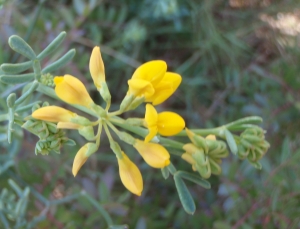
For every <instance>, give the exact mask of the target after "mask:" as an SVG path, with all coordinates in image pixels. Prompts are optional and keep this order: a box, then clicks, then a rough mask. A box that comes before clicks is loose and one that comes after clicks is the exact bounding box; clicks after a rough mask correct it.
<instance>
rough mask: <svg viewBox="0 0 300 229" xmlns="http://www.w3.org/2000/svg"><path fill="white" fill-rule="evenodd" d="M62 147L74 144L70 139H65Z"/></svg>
mask: <svg viewBox="0 0 300 229" xmlns="http://www.w3.org/2000/svg"><path fill="white" fill-rule="evenodd" d="M64 145H68V146H76V142H75V141H74V140H72V139H67V140H66V141H64Z"/></svg>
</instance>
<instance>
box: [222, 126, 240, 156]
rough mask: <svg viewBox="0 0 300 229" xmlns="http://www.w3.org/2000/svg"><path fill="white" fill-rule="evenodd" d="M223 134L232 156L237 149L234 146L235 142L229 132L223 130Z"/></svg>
mask: <svg viewBox="0 0 300 229" xmlns="http://www.w3.org/2000/svg"><path fill="white" fill-rule="evenodd" d="M224 134H225V138H226V141H227V144H228V146H229V149H230V151H231V152H232V153H233V154H237V152H238V148H237V145H236V142H235V140H234V137H233V135H232V133H231V132H230V131H229V130H227V129H225V130H224Z"/></svg>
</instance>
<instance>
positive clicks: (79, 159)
mask: <svg viewBox="0 0 300 229" xmlns="http://www.w3.org/2000/svg"><path fill="white" fill-rule="evenodd" d="M97 148H98V147H97V145H96V144H95V143H90V142H89V143H86V144H85V145H84V146H82V147H81V148H80V149H79V151H78V152H77V154H76V156H75V158H74V161H73V167H72V173H73V175H74V177H75V176H76V175H77V173H78V171H79V170H80V168H81V167H82V166H83V164H84V163H85V162H86V160H87V159H88V158H89V156H91V154H93V153H94V152H96V150H97Z"/></svg>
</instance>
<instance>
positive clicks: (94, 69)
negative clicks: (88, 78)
mask: <svg viewBox="0 0 300 229" xmlns="http://www.w3.org/2000/svg"><path fill="white" fill-rule="evenodd" d="M89 67H90V73H91V75H92V78H93V81H94V84H95V86H96V88H97V89H98V90H99V89H100V88H101V83H102V82H105V68H104V63H103V60H102V56H101V52H100V47H98V46H96V47H94V49H93V51H92V54H91V58H90V65H89Z"/></svg>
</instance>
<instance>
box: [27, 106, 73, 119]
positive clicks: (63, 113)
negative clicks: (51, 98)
mask: <svg viewBox="0 0 300 229" xmlns="http://www.w3.org/2000/svg"><path fill="white" fill-rule="evenodd" d="M32 117H33V118H35V119H39V120H43V121H48V122H70V121H71V119H74V118H76V117H77V114H76V113H73V112H71V111H69V110H66V109H64V108H61V107H57V106H47V107H42V108H40V109H37V110H35V111H34V112H33V113H32Z"/></svg>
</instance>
